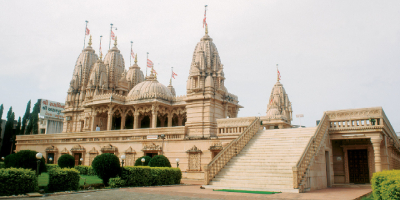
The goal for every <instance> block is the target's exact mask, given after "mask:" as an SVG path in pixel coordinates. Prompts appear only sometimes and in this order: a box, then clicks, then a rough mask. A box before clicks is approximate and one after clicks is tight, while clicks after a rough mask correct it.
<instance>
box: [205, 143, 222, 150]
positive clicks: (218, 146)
mask: <svg viewBox="0 0 400 200" xmlns="http://www.w3.org/2000/svg"><path fill="white" fill-rule="evenodd" d="M222 149H223V147H222V143H220V142H217V143H213V144H212V145H211V146H210V148H209V149H208V150H210V151H220V150H222Z"/></svg>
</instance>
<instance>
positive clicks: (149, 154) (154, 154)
mask: <svg viewBox="0 0 400 200" xmlns="http://www.w3.org/2000/svg"><path fill="white" fill-rule="evenodd" d="M156 155H158V153H146V156H150V157H151V158H152V157H154V156H156Z"/></svg>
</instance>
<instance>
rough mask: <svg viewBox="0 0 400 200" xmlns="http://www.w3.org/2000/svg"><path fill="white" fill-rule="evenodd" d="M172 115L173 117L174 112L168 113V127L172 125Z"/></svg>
mask: <svg viewBox="0 0 400 200" xmlns="http://www.w3.org/2000/svg"><path fill="white" fill-rule="evenodd" d="M172 117H173V114H172V113H168V127H172Z"/></svg>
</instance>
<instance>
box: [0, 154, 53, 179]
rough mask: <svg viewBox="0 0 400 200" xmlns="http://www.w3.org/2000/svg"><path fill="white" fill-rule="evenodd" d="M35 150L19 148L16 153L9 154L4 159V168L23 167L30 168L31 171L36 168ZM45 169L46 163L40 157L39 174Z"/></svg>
mask: <svg viewBox="0 0 400 200" xmlns="http://www.w3.org/2000/svg"><path fill="white" fill-rule="evenodd" d="M37 153H38V152H37V151H31V150H21V151H18V152H17V153H14V154H10V155H8V156H7V157H5V159H4V164H5V166H6V168H10V167H14V168H24V169H31V170H33V171H36V170H37V159H36V154H37ZM45 171H46V163H45V159H44V157H42V159H40V166H39V174H40V173H42V172H45Z"/></svg>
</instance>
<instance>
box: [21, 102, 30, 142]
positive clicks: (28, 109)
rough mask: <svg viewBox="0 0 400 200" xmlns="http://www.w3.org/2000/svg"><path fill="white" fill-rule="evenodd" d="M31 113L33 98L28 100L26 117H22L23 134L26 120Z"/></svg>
mask: <svg viewBox="0 0 400 200" xmlns="http://www.w3.org/2000/svg"><path fill="white" fill-rule="evenodd" d="M30 115H31V100H29V101H28V103H27V104H26V110H25V114H24V117H23V118H22V128H21V133H20V134H21V135H23V134H25V129H26V121H27V120H28V119H29V116H30Z"/></svg>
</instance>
